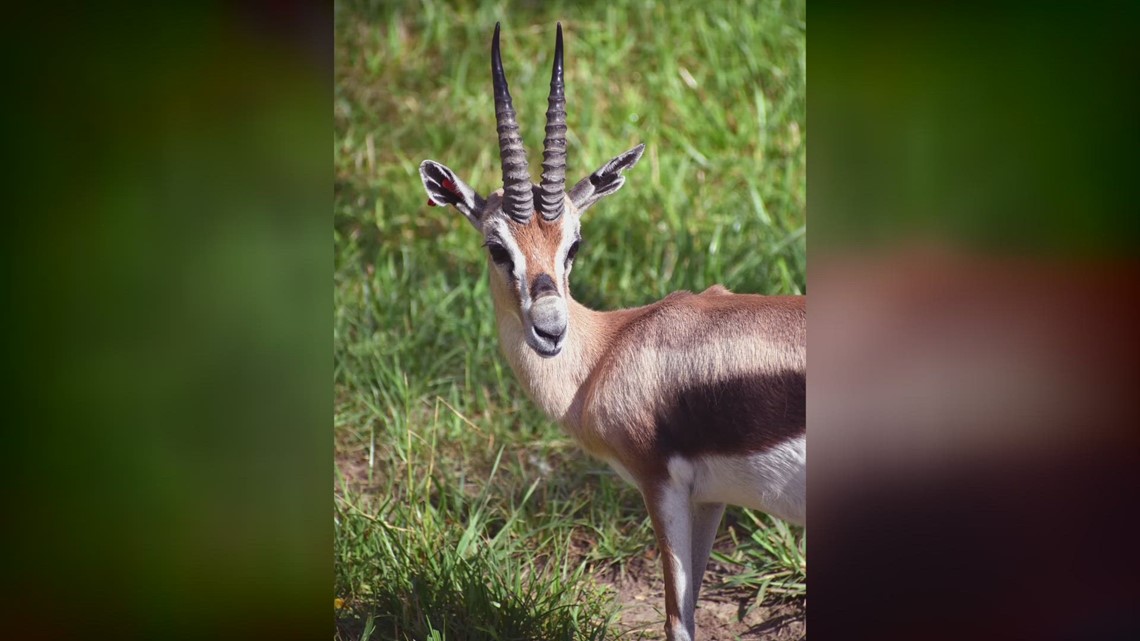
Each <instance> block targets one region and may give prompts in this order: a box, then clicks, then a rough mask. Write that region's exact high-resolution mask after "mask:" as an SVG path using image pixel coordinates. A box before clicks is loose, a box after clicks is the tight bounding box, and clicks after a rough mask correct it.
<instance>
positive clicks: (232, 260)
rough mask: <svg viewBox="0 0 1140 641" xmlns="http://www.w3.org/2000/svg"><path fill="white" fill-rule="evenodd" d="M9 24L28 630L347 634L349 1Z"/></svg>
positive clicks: (19, 626) (18, 623)
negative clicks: (341, 40) (344, 9)
mask: <svg viewBox="0 0 1140 641" xmlns="http://www.w3.org/2000/svg"><path fill="white" fill-rule="evenodd" d="M2 29H3V34H4V37H3V38H0V54H2V55H0V60H2V62H0V66H2V67H3V70H4V73H3V77H4V79H5V100H4V101H3V107H2V114H3V116H2V118H0V123H2V124H0V127H2V132H3V139H4V143H5V150H6V152H8V157H9V162H8V163H7V165H6V169H5V172H4V178H3V180H4V181H5V185H6V187H7V188H6V189H5V197H4V202H5V205H4V207H3V209H4V214H5V233H4V234H3V241H2V242H3V243H4V250H3V252H2V254H0V255H2V257H3V258H2V264H3V268H4V278H3V279H2V280H3V287H4V292H5V294H6V295H5V308H6V309H5V311H6V312H7V314H6V315H5V321H6V328H5V329H6V331H5V332H4V333H3V337H4V338H3V340H4V353H5V358H4V364H5V366H6V367H5V383H6V385H5V392H6V395H5V397H6V401H7V402H6V409H7V411H6V421H5V423H6V427H5V430H4V454H5V455H7V457H9V458H10V462H9V463H8V464H6V465H5V474H6V476H7V479H6V487H7V491H6V499H7V501H6V502H7V504H8V509H6V510H5V527H4V530H5V537H6V539H7V541H6V542H5V546H4V547H5V549H6V550H8V551H9V553H10V557H9V560H8V561H7V562H6V563H5V568H4V572H3V574H4V578H5V579H6V581H5V582H4V585H5V593H4V599H3V602H4V605H3V606H0V613H2V614H3V620H4V629H5V632H6V635H5V636H7V637H9V638H85V637H99V638H120V639H121V638H160V637H170V636H174V637H194V638H227V637H240V638H251V637H252V638H256V637H259V636H269V637H273V638H277V639H282V638H313V637H314V636H322V635H328V634H330V633H331V632H332V607H331V606H332V603H331V596H330V595H331V592H332V571H331V549H332V523H331V513H330V509H331V505H330V503H329V499H328V496H329V492H328V490H329V484H330V482H331V478H332V477H331V453H332V451H331V450H332V447H331V445H332V444H331V441H330V439H329V432H328V427H329V411H330V408H331V391H330V381H331V380H332V376H331V331H330V329H331V327H330V319H329V314H328V310H329V305H330V303H331V296H330V291H329V283H330V281H329V276H330V271H331V266H332V253H331V243H330V237H329V223H330V219H331V216H330V211H331V210H330V204H331V184H332V180H331V164H330V162H329V160H330V157H329V146H328V144H329V134H330V132H331V119H332V116H331V109H330V106H331V104H332V100H331V98H332V76H331V69H332V65H331V61H332V42H331V33H332V7H331V6H330V5H327V4H326V5H310V4H307V3H298V2H271V3H270V2H245V3H230V4H225V5H217V4H199V3H158V4H149V5H139V6H133V7H126V6H118V7H117V8H116V7H111V6H107V5H103V4H97V5H91V6H69V5H68V4H67V3H64V4H62V5H59V4H52V5H44V6H40V5H35V3H32V4H30V5H29V4H23V5H13V6H12V7H9V8H8V9H7V10H6V12H5V20H4V26H3V28H2ZM314 624H315V625H314Z"/></svg>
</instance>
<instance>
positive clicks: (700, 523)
mask: <svg viewBox="0 0 1140 641" xmlns="http://www.w3.org/2000/svg"><path fill="white" fill-rule="evenodd" d="M723 516H724V503H695V504H693V507H692V528H691V530H692V533H693V540H692V543H693V544H692V546H690V547H691V550H692V558H691V576H692V577H693V590H692V594H693V600H692V604H691V606H690V610H695V609H696V607H697V598H698V597H699V596H700V594H701V580H702V579H703V578H704V576H705V568H706V567H708V564H709V553H711V552H712V546H713V540H715V539H716V531H717V528H718V527H720V520H721V518H722V517H723Z"/></svg>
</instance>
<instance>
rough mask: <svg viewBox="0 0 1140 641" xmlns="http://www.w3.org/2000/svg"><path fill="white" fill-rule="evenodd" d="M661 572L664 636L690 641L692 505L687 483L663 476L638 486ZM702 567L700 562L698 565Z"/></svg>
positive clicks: (692, 630)
mask: <svg viewBox="0 0 1140 641" xmlns="http://www.w3.org/2000/svg"><path fill="white" fill-rule="evenodd" d="M642 497H643V498H644V499H645V506H646V507H647V508H648V509H649V518H650V520H651V521H652V522H653V532H654V533H655V534H656V535H657V547H658V550H659V552H660V555H661V567H662V569H663V570H664V574H665V637H666V639H668V640H669V641H692V639H693V636H694V634H695V626H696V622H695V620H694V618H693V608H694V606H695V605H696V589H695V587H694V584H693V505H692V503H691V501H690V491H689V487H688V486H687V485H679V484H674V483H671V482H670V481H668V480H666V481H665V482H663V483H661V484H660V485H657V486H654V487H647V488H644V489H643V490H642ZM702 567H703V566H702Z"/></svg>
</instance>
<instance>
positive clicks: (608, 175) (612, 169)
mask: <svg viewBox="0 0 1140 641" xmlns="http://www.w3.org/2000/svg"><path fill="white" fill-rule="evenodd" d="M644 151H645V145H644V144H641V145H638V146H636V147H634V148H633V149H630V150H629V151H627V152H625V153H624V154H621V155H620V156H617V157H616V158H614V159H613V160H611V161H609V162H608V163H606V164H605V165H604V166H603V167H602V168H601V169H599V170H597V171H595V172H594V173H592V174H590V175H589V176H587V177H585V178H583V179H582V180H581V181H579V182H578V184H577V185H574V188H573V189H571V190H570V200H571V201H573V202H574V206H575V207H577V208H578V213H582V212H584V211H586V208H587V207H589V206H590V205H593V204H594V203H596V202H598V201H599V200H601V198H602V197H603V196H609V195H610V194H612V193H614V192H615V191H617V190H619V189H621V186H622V185H624V184H625V176H622V175H621V172H623V171H625V170H626V169H630V168H632V167H633V166H634V165H636V164H637V161H638V160H639V159H640V158H641V154H642V152H644Z"/></svg>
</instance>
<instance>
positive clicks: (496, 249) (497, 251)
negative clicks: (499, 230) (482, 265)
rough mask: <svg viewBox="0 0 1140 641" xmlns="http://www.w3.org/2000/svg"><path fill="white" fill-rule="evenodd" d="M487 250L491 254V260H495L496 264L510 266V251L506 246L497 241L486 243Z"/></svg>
mask: <svg viewBox="0 0 1140 641" xmlns="http://www.w3.org/2000/svg"><path fill="white" fill-rule="evenodd" d="M487 251H488V252H489V253H490V254H491V260H493V261H495V264H496V265H502V266H504V267H509V266H511V264H512V262H513V261H511V253H510V252H508V251H507V249H506V247H503V246H502V245H500V244H498V243H490V242H489V243H487Z"/></svg>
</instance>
